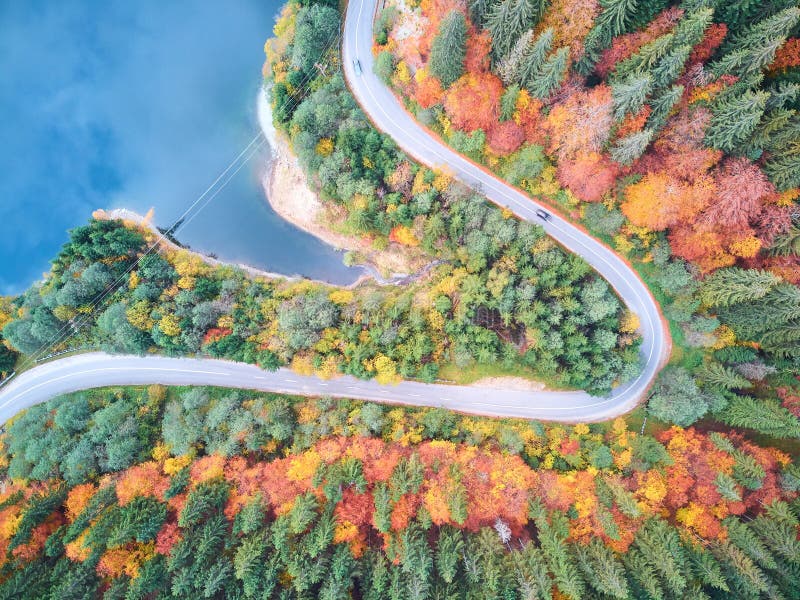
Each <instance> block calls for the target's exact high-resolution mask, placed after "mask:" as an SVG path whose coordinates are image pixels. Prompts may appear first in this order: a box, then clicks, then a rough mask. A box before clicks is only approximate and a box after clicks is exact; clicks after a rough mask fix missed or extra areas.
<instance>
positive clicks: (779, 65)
mask: <svg viewBox="0 0 800 600" xmlns="http://www.w3.org/2000/svg"><path fill="white" fill-rule="evenodd" d="M794 67H800V38H789V39H788V40H786V42H784V44H783V45H782V46H781V47H780V48H778V51H777V52H775V59H774V60H773V61H772V64H771V65H770V66H769V70H770V71H772V72H776V71H785V70H787V69H792V68H794Z"/></svg>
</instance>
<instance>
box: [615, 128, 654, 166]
mask: <svg viewBox="0 0 800 600" xmlns="http://www.w3.org/2000/svg"><path fill="white" fill-rule="evenodd" d="M652 139H653V130H652V129H642V130H641V131H635V132H634V133H631V134H629V135H627V136H625V137H624V138H622V139H619V140H617V142H616V143H615V144H614V147H613V148H611V158H613V159H614V160H615V161H616V162H618V163H619V164H621V165H630V164H631V163H632V162H633V161H635V160H636V159H638V158H639V157H640V156H641V155H642V154H644V151H645V150H647V146H648V144H650V140H652Z"/></svg>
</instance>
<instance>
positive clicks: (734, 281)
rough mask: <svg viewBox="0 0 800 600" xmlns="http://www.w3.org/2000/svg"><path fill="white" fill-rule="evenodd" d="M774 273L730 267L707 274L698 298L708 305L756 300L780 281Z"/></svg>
mask: <svg viewBox="0 0 800 600" xmlns="http://www.w3.org/2000/svg"><path fill="white" fill-rule="evenodd" d="M780 281H781V279H780V277H778V276H777V275H775V274H774V273H770V272H769V271H764V270H759V269H740V268H739V267H731V268H729V269H720V270H718V271H715V272H714V273H713V274H711V275H709V276H708V277H706V278H705V280H704V281H703V284H702V286H701V287H700V298H701V299H702V301H703V302H704V303H705V304H706V305H708V306H731V305H732V304H738V303H740V302H750V301H753V300H758V299H760V298H763V297H764V296H766V295H767V293H768V292H769V291H770V290H771V289H772V288H773V287H775V286H776V285H777V284H778V283H780Z"/></svg>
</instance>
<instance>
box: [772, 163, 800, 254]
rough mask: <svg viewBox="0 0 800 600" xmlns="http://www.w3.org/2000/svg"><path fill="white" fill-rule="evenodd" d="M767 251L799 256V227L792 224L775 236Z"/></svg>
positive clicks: (799, 165) (799, 164)
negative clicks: (789, 227)
mask: <svg viewBox="0 0 800 600" xmlns="http://www.w3.org/2000/svg"><path fill="white" fill-rule="evenodd" d="M798 167H800V163H798ZM769 251H770V253H771V254H773V255H775V256H800V227H798V226H797V225H794V226H792V228H791V229H790V230H789V231H787V232H786V233H784V234H783V235H779V236H777V237H776V238H775V241H774V242H772V245H771V246H770V248H769Z"/></svg>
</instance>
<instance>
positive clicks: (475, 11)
mask: <svg viewBox="0 0 800 600" xmlns="http://www.w3.org/2000/svg"><path fill="white" fill-rule="evenodd" d="M468 4H469V18H470V20H471V21H472V22H473V23H474V24H475V25H476V26H478V27H480V26H482V25H483V24H484V22H485V21H486V16H487V14H488V13H489V11H490V10H491V7H492V4H494V0H469V2H468Z"/></svg>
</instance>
